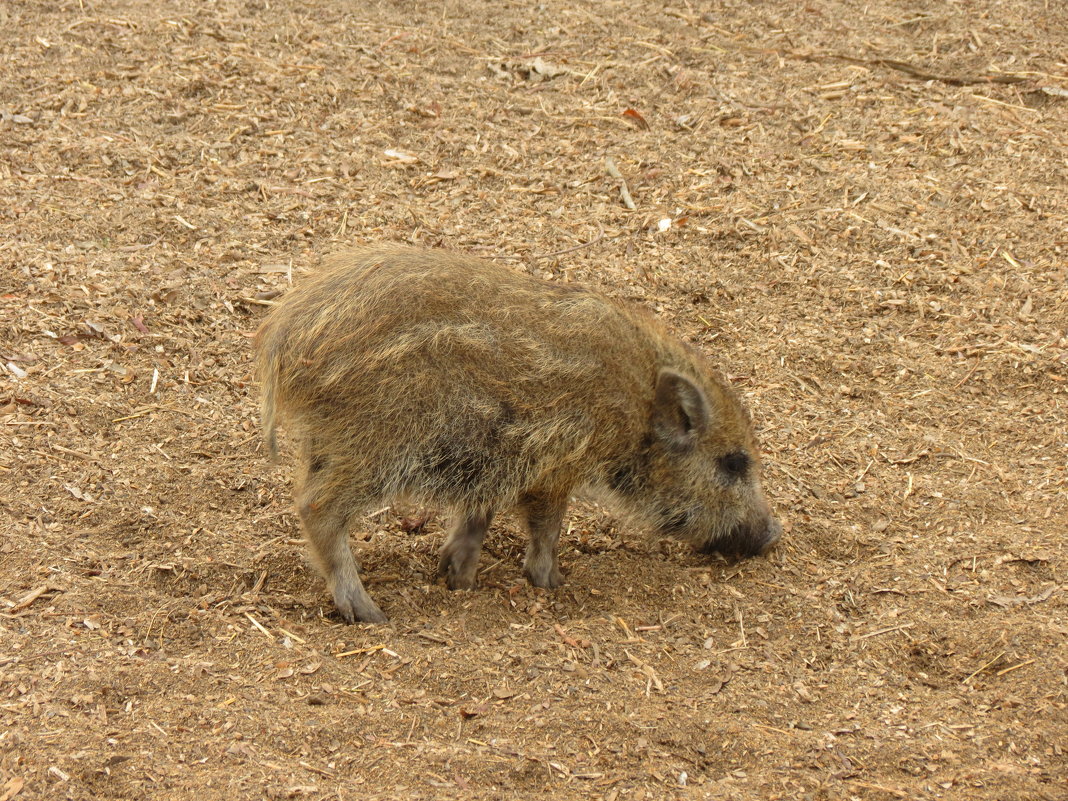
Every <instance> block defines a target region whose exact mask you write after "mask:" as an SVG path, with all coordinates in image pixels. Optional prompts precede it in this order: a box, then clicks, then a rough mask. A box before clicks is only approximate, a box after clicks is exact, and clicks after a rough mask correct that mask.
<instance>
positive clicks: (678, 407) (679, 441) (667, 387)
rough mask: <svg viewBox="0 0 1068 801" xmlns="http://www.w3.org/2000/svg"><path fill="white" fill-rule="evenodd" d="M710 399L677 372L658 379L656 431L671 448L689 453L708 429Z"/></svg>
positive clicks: (654, 401)
mask: <svg viewBox="0 0 1068 801" xmlns="http://www.w3.org/2000/svg"><path fill="white" fill-rule="evenodd" d="M708 417H709V410H708V399H707V398H705V393H704V392H702V391H701V388H700V387H699V386H697V384H695V383H694V382H693V381H692V380H690V379H689V378H687V377H686V376H684V375H681V374H679V373H676V372H675V371H674V370H661V371H660V374H659V375H658V376H657V377H656V397H655V399H654V400H653V430H654V431H655V432H656V434H657V436H658V437H660V439H661V440H662V441H664V442H665V443H667V444H668V445H669V446H671V447H673V448H676V449H679V450H686V449H688V448H690V447H692V446H693V444H694V443H695V442H696V440H697V437H698V436H699V435H700V434H701V433H702V432H703V431H704V430H705V429H706V428H708Z"/></svg>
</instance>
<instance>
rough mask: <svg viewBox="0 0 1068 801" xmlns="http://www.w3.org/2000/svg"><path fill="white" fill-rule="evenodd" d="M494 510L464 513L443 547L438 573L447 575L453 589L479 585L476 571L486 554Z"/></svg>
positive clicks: (457, 520) (446, 577)
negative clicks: (476, 579)
mask: <svg viewBox="0 0 1068 801" xmlns="http://www.w3.org/2000/svg"><path fill="white" fill-rule="evenodd" d="M492 520H493V512H467V511H464V512H460V514H459V515H458V516H457V518H456V522H455V523H453V525H452V529H451V530H450V531H449V536H448V538H447V539H446V540H445V544H444V545H442V546H441V554H440V557H441V558H440V559H439V561H438V575H439V576H444V577H445V580H446V581H447V582H448V584H449V589H450V590H469V589H471V588H472V587H474V586H475V571H476V570H477V569H478V557H479V555H480V554H481V553H482V540H483V539H485V537H486V531H487V530H488V529H489V525H490V521H492Z"/></svg>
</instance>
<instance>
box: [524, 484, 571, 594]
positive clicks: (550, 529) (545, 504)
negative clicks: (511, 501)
mask: <svg viewBox="0 0 1068 801" xmlns="http://www.w3.org/2000/svg"><path fill="white" fill-rule="evenodd" d="M519 508H520V510H521V511H522V512H523V516H524V517H525V518H526V522H527V530H528V531H529V532H530V544H529V545H527V558H526V559H525V560H524V561H523V570H524V572H525V573H526V574H527V578H528V579H530V583H531V584H533V585H534V586H535V587H547V588H549V589H553V588H555V587H559V586H560V585H561V584H563V583H564V574H563V573H561V572H560V562H559V560H558V559H557V556H556V544H557V542H559V540H560V526H561V524H562V523H563V522H564V513H565V512H566V511H567V498H566V497H564V498H562V499H557V498H554V497H553V496H551V495H541V494H529V495H526V496H524V497H523V499H522V500H521V501H520V502H519Z"/></svg>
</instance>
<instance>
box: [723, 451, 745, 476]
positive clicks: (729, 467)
mask: <svg viewBox="0 0 1068 801" xmlns="http://www.w3.org/2000/svg"><path fill="white" fill-rule="evenodd" d="M751 463H752V460H751V459H750V458H749V454H748V453H746V452H745V451H733V452H732V453H728V454H727V455H726V456H721V457H719V469H720V470H722V471H723V474H724V476H725V477H726V478H727V479H728V480H730V481H737V480H738V479H742V478H745V476H746V474H747V473H748V472H749V466H750V464H751Z"/></svg>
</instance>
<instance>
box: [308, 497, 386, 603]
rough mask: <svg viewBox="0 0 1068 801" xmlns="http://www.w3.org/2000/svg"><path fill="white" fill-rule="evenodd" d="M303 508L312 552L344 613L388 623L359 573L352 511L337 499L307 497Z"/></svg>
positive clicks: (335, 600)
mask: <svg viewBox="0 0 1068 801" xmlns="http://www.w3.org/2000/svg"><path fill="white" fill-rule="evenodd" d="M308 495H311V493H308ZM299 510H300V518H301V521H302V522H303V523H304V530H305V532H307V535H308V542H309V543H310V544H311V550H312V555H313V556H314V557H315V561H316V562H318V564H319V568H320V569H321V570H322V572H323V575H324V576H325V577H326V583H327V586H328V587H329V588H330V591H331V592H332V593H333V594H334V603H335V604H337V610H338V612H340V613H341V616H342V617H343V618H345V620H346V621H347V622H349V623H354V622H355V621H357V620H362V621H364V622H366V623H385V622H386V620H387V618H386V616H385V615H384V614H383V613H382V610H381V609H379V608H378V605H377V604H375V602H374V601H372V600H371V596H370V595H368V594H367V590H365V589H364V587H363V582H362V581H360V576H359V574H358V573H357V572H356V560H355V559H353V557H352V550H351V549H350V548H349V538H348V531H347V523H348V518H349V515H348V513H347V512H346V511H345V510H344V509H342V508H341V505H340V504H339V503H337V502H336V500H335V499H323V498H322V497H319V498H311V499H309V498H308V497H307V496H305V499H302V501H301V503H300V506H299Z"/></svg>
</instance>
